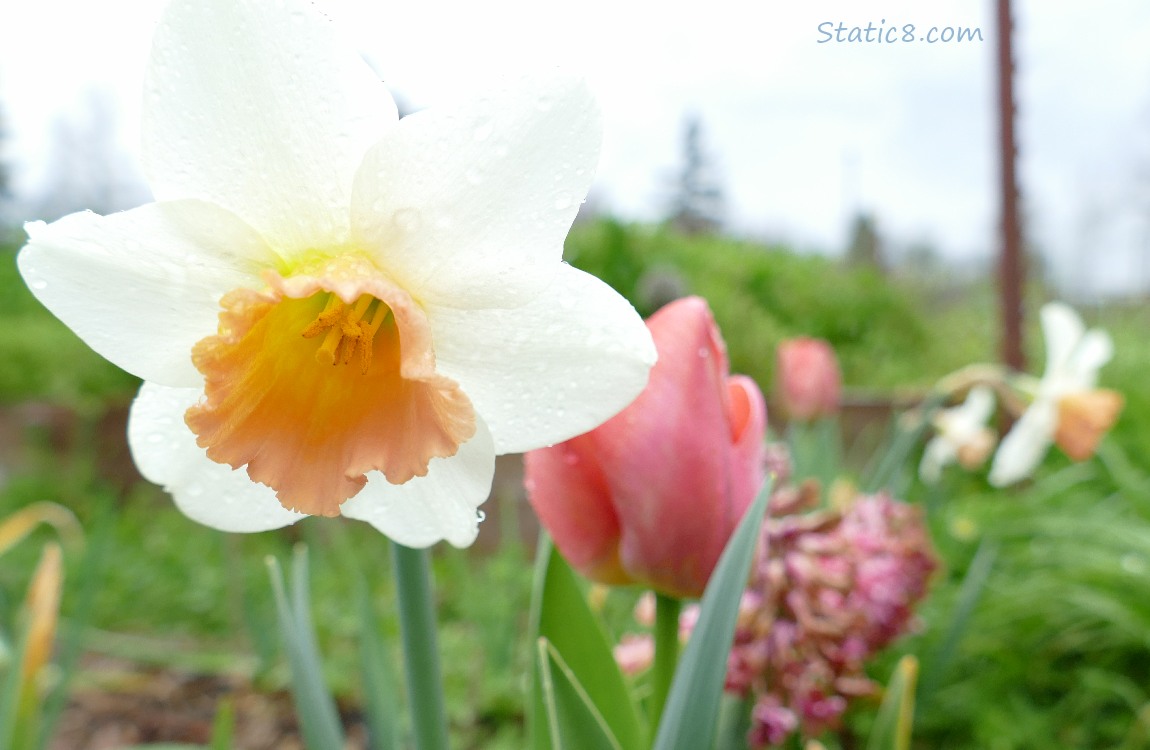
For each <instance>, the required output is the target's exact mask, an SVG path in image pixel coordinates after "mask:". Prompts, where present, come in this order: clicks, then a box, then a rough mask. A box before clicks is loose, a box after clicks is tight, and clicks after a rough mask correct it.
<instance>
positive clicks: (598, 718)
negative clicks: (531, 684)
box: [537, 638, 622, 750]
mask: <svg viewBox="0 0 1150 750" xmlns="http://www.w3.org/2000/svg"><path fill="white" fill-rule="evenodd" d="M537 647H538V666H539V674H540V690H541V693H542V697H543V705H544V707H545V710H546V713H547V726H548V730H549V731H548V736H549V737H550V740H551V746H552V747H553V748H555V750H622V748H621V747H620V745H619V741H618V740H616V739H615V736H614V735H613V734H612V733H611V729H610V727H608V726H607V722H606V720H605V719H604V718H603V714H601V713H600V712H599V710H598V709H597V708H596V707H595V704H594V703H593V702H592V701H591V697H590V696H589V695H587V691H586V690H584V689H583V686H582V685H580V684H579V679H578V678H577V677H576V676H575V674H574V673H573V672H572V671H571V668H570V667H569V666H567V663H566V662H564V661H563V657H562V656H560V655H559V652H558V651H556V650H555V647H554V646H552V645H551V643H549V642H548V640H547V639H546V638H540V639H539V641H538V643H537Z"/></svg>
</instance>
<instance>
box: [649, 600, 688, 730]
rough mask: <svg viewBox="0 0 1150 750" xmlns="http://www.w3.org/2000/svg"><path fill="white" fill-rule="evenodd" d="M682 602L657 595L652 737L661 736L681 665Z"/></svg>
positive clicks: (652, 685)
mask: <svg viewBox="0 0 1150 750" xmlns="http://www.w3.org/2000/svg"><path fill="white" fill-rule="evenodd" d="M681 607H682V602H681V601H679V600H678V599H675V598H674V597H670V596H666V595H665V594H659V593H656V594H655V666H654V669H653V671H652V673H651V678H652V679H651V688H652V689H651V713H650V718H651V736H652V737H654V736H655V735H656V734H657V733H658V728H659V720H660V719H662V717H663V706H664V705H666V703H667V694H668V693H669V692H671V680H672V679H674V677H675V666H676V665H677V664H678V663H679V610H680V609H681Z"/></svg>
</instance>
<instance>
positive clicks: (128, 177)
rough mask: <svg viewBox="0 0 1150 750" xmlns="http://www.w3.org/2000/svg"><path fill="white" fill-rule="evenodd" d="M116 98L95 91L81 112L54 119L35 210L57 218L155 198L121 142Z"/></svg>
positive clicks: (105, 211) (44, 216)
mask: <svg viewBox="0 0 1150 750" xmlns="http://www.w3.org/2000/svg"><path fill="white" fill-rule="evenodd" d="M117 118H118V111H117V108H116V102H115V101H114V100H113V99H112V98H111V97H110V96H109V95H108V93H107V92H103V91H97V90H93V91H89V92H88V95H87V97H86V98H85V100H84V102H83V108H82V110H80V111H79V112H78V113H75V114H71V115H69V116H66V117H61V118H59V119H58V120H56V122H54V123H53V125H52V132H51V137H52V142H51V151H50V152H49V157H48V158H49V161H48V171H47V181H46V182H45V183H44V185H43V187H42V188H41V191H40V193H39V195H38V196H37V197H36V198H35V199H34V203H33V205H32V211H31V214H32V215H33V216H36V217H37V218H40V219H45V220H52V219H57V218H59V217H61V216H64V215H65V214H69V213H72V212H73V211H79V210H83V209H88V210H90V211H95V212H96V213H98V214H110V213H114V212H116V211H122V210H124V209H127V208H132V207H134V206H138V205H140V204H141V203H145V202H147V201H148V199H149V194H148V189H147V187H146V185H145V184H144V182H143V178H142V177H141V176H140V174H139V173H138V171H137V170H136V168H135V166H134V165H133V164H132V162H131V160H130V158H129V157H128V155H127V153H126V152H125V151H124V150H123V148H122V146H121V145H120V142H119V124H118V122H117Z"/></svg>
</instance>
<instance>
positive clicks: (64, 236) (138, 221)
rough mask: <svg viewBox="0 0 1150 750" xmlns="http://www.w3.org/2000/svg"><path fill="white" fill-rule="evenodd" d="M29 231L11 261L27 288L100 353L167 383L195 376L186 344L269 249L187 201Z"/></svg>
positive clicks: (180, 383) (249, 280) (82, 216)
mask: <svg viewBox="0 0 1150 750" xmlns="http://www.w3.org/2000/svg"><path fill="white" fill-rule="evenodd" d="M27 230H28V236H29V238H30V239H29V242H28V244H27V245H26V246H25V247H24V249H23V250H22V251H21V252H20V256H19V258H18V263H19V266H20V273H21V274H23V276H24V279H25V281H27V283H28V287H29V288H30V289H31V290H32V293H33V294H35V295H36V297H37V298H38V299H39V300H40V301H41V302H43V303H44V305H45V306H47V308H48V309H49V310H51V311H52V313H53V314H55V315H56V316H57V317H58V318H60V319H61V320H62V321H64V323H65V324H66V325H68V326H69V327H70V328H71V329H72V330H74V331H75V332H76V333H77V334H79V335H80V337H81V338H82V339H84V341H85V342H86V343H87V344H88V345H89V346H91V347H92V348H93V349H95V350H96V351H97V352H99V353H100V354H101V355H102V356H104V357H106V358H107V359H109V360H111V361H112V362H113V363H115V364H116V365H118V366H119V367H121V368H123V369H125V370H127V371H128V372H130V373H132V374H133V375H136V376H138V377H140V378H143V379H144V380H148V381H152V382H155V383H160V384H163V385H167V386H173V387H184V386H188V387H190V386H193V385H197V384H199V383H200V382H201V381H202V378H201V377H200V374H199V373H198V372H196V368H195V367H193V366H192V358H191V351H192V346H193V345H194V344H195V343H196V342H197V341H199V340H200V339H201V338H203V337H204V336H207V335H210V334H212V333H214V332H215V330H216V320H217V315H218V313H219V300H220V297H221V296H223V294H224V293H225V292H226V291H228V290H230V289H235V288H238V287H245V286H258V285H261V284H262V282H261V281H260V280H259V269H260V268H261V266H266V265H267V264H268V263H269V262H271V259H273V258H274V257H275V256H274V254H273V253H272V252H271V250H270V249H269V248H268V247H267V245H266V244H265V243H264V242H263V240H262V239H261V238H260V236H259V235H258V234H256V232H255V231H254V230H253V229H252V228H251V227H249V226H247V225H246V224H244V223H243V222H242V221H240V220H239V219H238V218H236V217H235V216H234V215H232V214H230V213H228V212H227V211H225V210H224V209H222V208H219V207H218V206H214V205H212V204H210V203H204V202H202V201H194V200H187V201H174V202H170V203H150V204H148V205H145V206H141V207H139V208H135V209H132V210H131V211H124V212H122V213H117V214H112V215H110V216H98V215H96V214H93V213H90V212H81V213H75V214H72V215H70V216H65V217H64V218H62V219H60V220H59V221H55V222H53V223H52V224H47V225H46V224H44V223H43V222H33V223H31V224H28V226H27ZM143 321H146V322H147V325H141V323H142V322H143Z"/></svg>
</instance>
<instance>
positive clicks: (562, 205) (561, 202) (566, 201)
mask: <svg viewBox="0 0 1150 750" xmlns="http://www.w3.org/2000/svg"><path fill="white" fill-rule="evenodd" d="M570 207H571V198H570V197H568V196H566V195H561V196H559V197H558V198H556V199H555V209H556V210H557V211H562V210H564V209H567V208H570Z"/></svg>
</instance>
